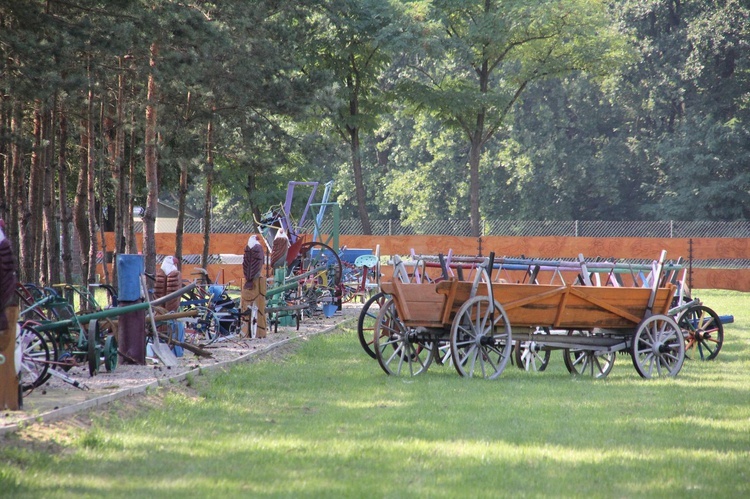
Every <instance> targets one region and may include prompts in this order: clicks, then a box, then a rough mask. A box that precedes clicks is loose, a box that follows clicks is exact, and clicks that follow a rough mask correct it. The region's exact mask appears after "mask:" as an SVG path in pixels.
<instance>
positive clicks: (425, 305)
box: [382, 280, 446, 327]
mask: <svg viewBox="0 0 750 499" xmlns="http://www.w3.org/2000/svg"><path fill="white" fill-rule="evenodd" d="M382 289H383V291H384V292H386V293H389V294H391V295H392V296H393V297H394V301H395V302H396V309H397V310H398V313H399V317H400V318H401V320H403V321H404V323H405V324H407V325H421V326H438V327H441V326H442V322H441V320H440V319H441V317H442V313H443V308H444V306H445V301H446V295H445V294H442V293H438V292H437V284H434V283H421V284H416V283H402V282H400V281H398V280H396V281H391V282H389V283H382Z"/></svg>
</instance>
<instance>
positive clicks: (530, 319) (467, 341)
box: [374, 266, 684, 378]
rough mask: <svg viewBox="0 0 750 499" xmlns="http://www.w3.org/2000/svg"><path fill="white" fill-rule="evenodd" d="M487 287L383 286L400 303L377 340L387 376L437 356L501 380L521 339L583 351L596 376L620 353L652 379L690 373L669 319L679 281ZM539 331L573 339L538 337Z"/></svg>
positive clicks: (379, 326)
mask: <svg viewBox="0 0 750 499" xmlns="http://www.w3.org/2000/svg"><path fill="white" fill-rule="evenodd" d="M489 268H491V266H490V267H489ZM486 281H487V279H485V282H481V281H480V278H479V277H476V278H475V280H474V281H473V282H468V281H459V280H450V281H443V282H440V283H419V284H417V283H404V282H399V281H393V282H383V283H381V289H382V291H383V292H384V293H387V294H389V295H390V296H391V298H390V300H389V301H388V302H387V303H386V304H385V305H384V307H383V308H382V309H381V311H380V314H379V315H378V318H377V321H376V327H375V334H374V344H375V346H376V353H377V358H378V362H379V363H380V365H381V367H382V368H383V369H384V370H385V371H386V372H387V373H388V374H402V373H406V374H409V375H415V374H419V373H421V372H424V371H425V370H426V369H427V367H428V366H429V365H430V363H431V362H432V360H433V358H434V359H437V360H438V361H448V360H449V361H450V362H451V363H452V364H453V365H454V366H455V367H456V369H457V370H458V372H459V373H460V374H461V375H463V376H472V375H474V374H480V375H481V376H483V377H486V378H495V377H497V376H498V375H499V374H500V373H501V372H502V370H503V369H504V367H505V364H506V363H507V361H508V359H509V356H510V350H511V347H512V344H513V342H514V341H521V338H523V340H525V341H531V340H533V341H535V342H537V343H540V342H545V345H546V347H545V348H562V349H565V352H564V353H565V354H566V355H567V353H568V352H573V351H575V352H583V353H582V354H581V356H580V358H583V359H584V360H585V361H586V362H588V361H589V360H590V361H591V364H586V365H587V366H588V367H587V369H588V368H589V367H590V368H591V369H592V372H593V367H592V366H594V365H595V363H597V362H599V360H598V359H599V358H600V357H601V355H603V354H607V355H611V356H612V360H611V361H610V362H609V367H607V368H604V367H601V366H599V373H600V374H601V375H603V376H606V374H608V372H609V369H611V364H612V362H614V353H615V352H617V351H619V350H627V351H629V352H630V353H631V355H632V357H633V363H634V365H635V367H636V370H637V371H638V373H639V374H640V375H641V376H643V377H646V378H648V377H652V376H654V375H658V376H661V375H670V376H674V375H676V374H677V372H679V370H680V368H681V367H682V362H683V360H684V342H683V337H682V333H681V331H680V328H679V327H678V326H677V324H676V323H675V321H674V319H672V318H671V317H669V316H668V315H667V312H668V310H669V309H670V305H671V303H672V299H673V297H674V294H675V289H676V288H675V286H674V285H673V284H667V285H666V286H664V287H660V288H657V287H652V288H639V287H629V288H628V287H596V286H583V285H572V284H568V285H562V286H559V285H543V284H512V283H492V284H488V283H487V282H486ZM655 282H658V279H657V280H656V281H655ZM490 295H491V296H492V298H493V299H492V300H490ZM534 328H546V329H547V330H549V329H553V330H562V331H563V332H564V331H567V332H568V335H565V334H555V335H550V334H546V335H545V334H539V333H538V331H539V329H537V332H536V333H535V332H534ZM574 331H575V333H574ZM448 343H449V344H450V351H448V350H447V345H448ZM570 362H571V363H575V362H577V360H571V361H570ZM566 366H567V361H566ZM568 369H569V370H571V372H573V370H572V369H571V367H570V366H568Z"/></svg>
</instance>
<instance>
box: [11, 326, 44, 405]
mask: <svg viewBox="0 0 750 499" xmlns="http://www.w3.org/2000/svg"><path fill="white" fill-rule="evenodd" d="M17 344H19V345H20V347H21V366H20V367H21V369H20V375H21V389H22V390H23V391H28V390H31V389H33V388H37V387H39V386H41V385H43V384H44V383H45V382H46V381H47V380H48V379H49V377H50V375H49V373H48V370H49V362H50V360H51V357H50V351H49V346H48V345H47V341H46V340H45V339H44V337H43V336H42V335H41V334H40V333H38V332H37V331H35V330H34V329H31V328H24V329H22V331H21V334H20V335H19V336H18V339H17ZM27 378H28V380H27Z"/></svg>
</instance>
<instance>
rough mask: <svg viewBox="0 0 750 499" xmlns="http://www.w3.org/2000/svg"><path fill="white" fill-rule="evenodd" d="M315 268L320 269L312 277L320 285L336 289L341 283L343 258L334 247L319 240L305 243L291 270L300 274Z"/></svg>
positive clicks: (290, 267)
mask: <svg viewBox="0 0 750 499" xmlns="http://www.w3.org/2000/svg"><path fill="white" fill-rule="evenodd" d="M315 269H318V270H317V271H316V272H313V273H312V275H311V276H310V279H313V280H314V281H315V282H316V284H317V285H318V286H323V287H327V288H331V289H336V288H337V286H338V285H339V284H341V259H340V258H339V255H338V254H337V253H336V252H335V251H334V250H333V248H331V247H330V246H328V245H327V244H323V243H319V242H312V243H304V244H303V245H302V246H301V247H300V250H299V255H298V256H297V258H295V259H294V261H293V262H292V264H291V265H290V266H289V270H290V272H291V273H292V274H295V275H300V274H305V273H307V272H311V271H313V270H315Z"/></svg>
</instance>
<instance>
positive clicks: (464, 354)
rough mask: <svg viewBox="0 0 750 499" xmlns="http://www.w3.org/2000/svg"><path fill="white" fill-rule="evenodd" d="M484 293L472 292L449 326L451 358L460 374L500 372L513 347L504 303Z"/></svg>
mask: <svg viewBox="0 0 750 499" xmlns="http://www.w3.org/2000/svg"><path fill="white" fill-rule="evenodd" d="M491 305H493V303H492V302H490V299H489V297H487V296H475V297H474V298H471V299H470V300H468V301H467V302H465V303H464V304H463V305H461V308H459V309H458V312H457V313H456V317H455V319H454V320H453V324H452V326H451V335H450V341H451V358H452V360H453V365H454V366H455V367H456V370H457V371H458V373H459V374H460V375H461V376H466V377H472V376H481V377H483V378H487V379H494V378H497V377H498V376H500V373H502V372H503V369H505V365H506V364H507V363H508V360H509V359H510V352H511V349H512V348H513V340H512V337H511V331H510V323H509V322H508V316H507V315H506V314H505V310H503V307H502V306H501V305H500V304H499V303H498V302H497V301H494V306H491Z"/></svg>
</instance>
